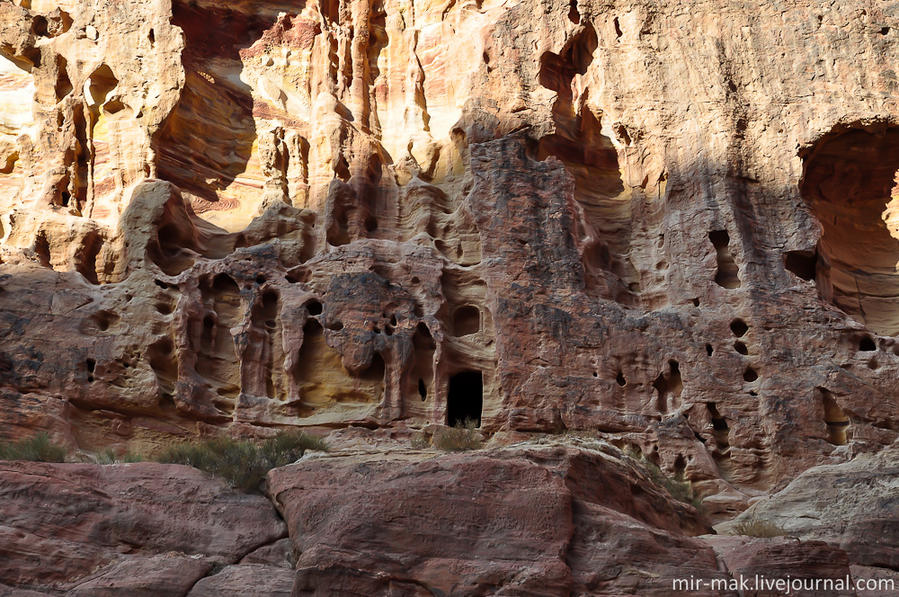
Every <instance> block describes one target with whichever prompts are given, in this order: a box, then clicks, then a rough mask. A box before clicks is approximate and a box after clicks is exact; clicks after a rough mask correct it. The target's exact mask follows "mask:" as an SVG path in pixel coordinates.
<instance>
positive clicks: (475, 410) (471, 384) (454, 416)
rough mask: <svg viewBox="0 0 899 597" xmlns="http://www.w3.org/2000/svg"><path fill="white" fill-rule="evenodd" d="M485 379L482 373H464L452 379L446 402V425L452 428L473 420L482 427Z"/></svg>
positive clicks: (457, 374)
mask: <svg viewBox="0 0 899 597" xmlns="http://www.w3.org/2000/svg"><path fill="white" fill-rule="evenodd" d="M483 400H484V378H483V375H482V374H481V372H480V371H462V372H461V373H456V374H455V375H453V376H452V377H451V378H450V383H449V395H448V396H447V400H446V424H447V425H450V426H451V427H457V426H460V425H464V424H465V421H466V420H473V421H475V422H476V423H477V426H478V427H480V426H481V408H482V407H483Z"/></svg>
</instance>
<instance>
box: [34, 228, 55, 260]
mask: <svg viewBox="0 0 899 597" xmlns="http://www.w3.org/2000/svg"><path fill="white" fill-rule="evenodd" d="M34 252H35V254H36V255H37V258H38V261H40V264H41V265H43V266H44V267H52V266H51V265H50V242H49V241H48V240H47V236H46V235H45V234H44V233H43V232H41V233H40V234H38V235H37V238H35V239H34Z"/></svg>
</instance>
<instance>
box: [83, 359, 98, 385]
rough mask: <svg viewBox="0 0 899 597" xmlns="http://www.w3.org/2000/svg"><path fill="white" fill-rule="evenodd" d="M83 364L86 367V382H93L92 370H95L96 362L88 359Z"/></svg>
mask: <svg viewBox="0 0 899 597" xmlns="http://www.w3.org/2000/svg"><path fill="white" fill-rule="evenodd" d="M84 364H85V366H86V367H87V381H89V382H93V381H94V369H96V368H97V361H95V360H94V359H88V360H87V361H85V363H84Z"/></svg>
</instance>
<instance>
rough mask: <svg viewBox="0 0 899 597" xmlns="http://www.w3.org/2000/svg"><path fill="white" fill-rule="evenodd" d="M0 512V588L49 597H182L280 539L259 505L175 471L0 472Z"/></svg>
mask: <svg viewBox="0 0 899 597" xmlns="http://www.w3.org/2000/svg"><path fill="white" fill-rule="evenodd" d="M0 503H2V504H3V517H2V521H0V585H7V586H9V587H18V588H20V589H22V590H25V589H32V590H35V591H38V592H44V591H46V592H48V593H49V594H57V593H61V592H64V591H70V592H71V594H73V595H92V596H98V595H184V594H186V593H187V591H188V590H190V588H191V586H192V585H193V584H194V583H195V582H196V581H198V580H199V579H201V578H202V577H204V576H205V575H206V574H207V573H209V572H210V571H211V570H212V569H213V568H214V567H216V566H222V565H227V564H232V563H236V562H238V561H239V560H240V559H241V558H242V557H244V556H245V555H247V554H249V553H250V552H253V551H254V550H256V549H257V548H259V547H261V546H263V545H266V544H269V543H272V542H274V541H276V540H278V539H279V538H280V537H282V536H284V534H285V528H284V523H283V522H282V521H281V520H280V519H279V518H278V515H277V512H276V511H275V510H274V508H272V506H271V504H270V503H269V502H268V500H266V499H265V498H264V497H262V496H258V495H247V494H243V493H239V492H236V491H234V490H232V489H230V488H229V487H228V486H227V485H226V484H225V482H224V481H222V480H219V479H215V478H212V477H210V476H209V475H207V474H205V473H203V472H200V471H198V470H196V469H193V468H190V467H186V466H179V465H165V464H156V463H135V464H122V465H110V466H100V465H93V464H46V463H36V462H0ZM2 593H3V591H0V594H2Z"/></svg>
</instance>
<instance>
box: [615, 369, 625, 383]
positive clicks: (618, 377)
mask: <svg viewBox="0 0 899 597" xmlns="http://www.w3.org/2000/svg"><path fill="white" fill-rule="evenodd" d="M615 381H616V382H617V383H618V385H619V386H621V387H624V386H626V385H627V380H626V379H625V378H624V373H622V372H621V371H619V372H618V375H616V376H615Z"/></svg>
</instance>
